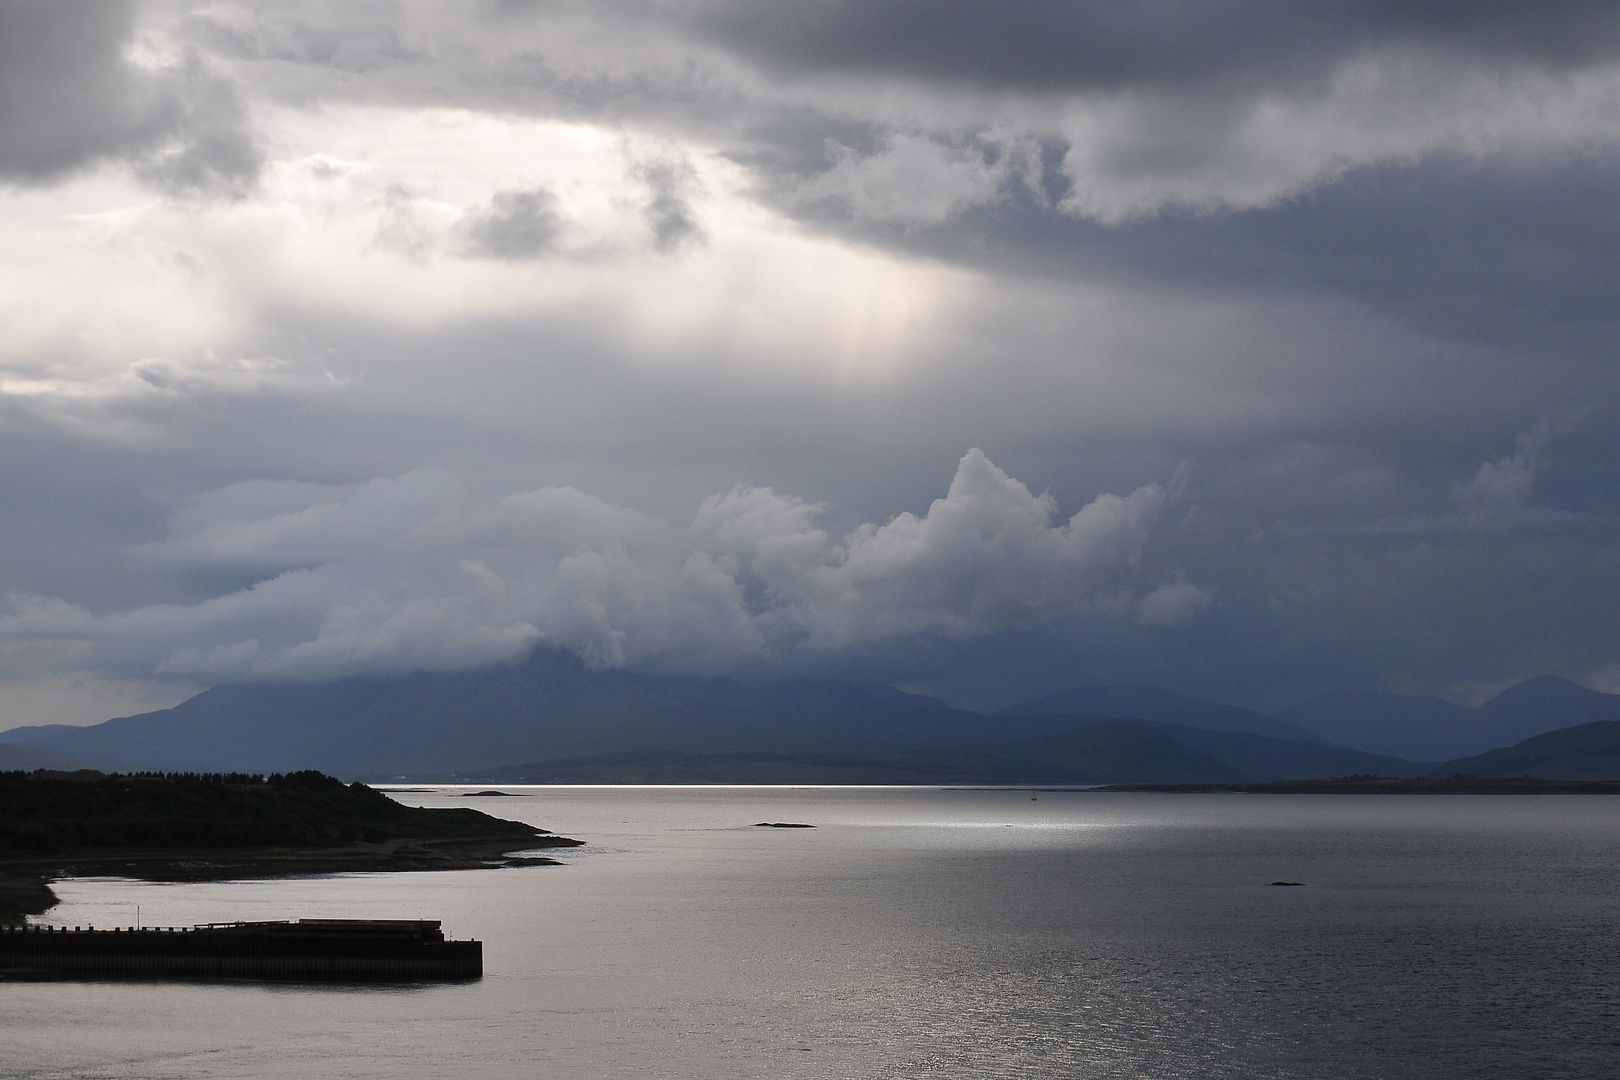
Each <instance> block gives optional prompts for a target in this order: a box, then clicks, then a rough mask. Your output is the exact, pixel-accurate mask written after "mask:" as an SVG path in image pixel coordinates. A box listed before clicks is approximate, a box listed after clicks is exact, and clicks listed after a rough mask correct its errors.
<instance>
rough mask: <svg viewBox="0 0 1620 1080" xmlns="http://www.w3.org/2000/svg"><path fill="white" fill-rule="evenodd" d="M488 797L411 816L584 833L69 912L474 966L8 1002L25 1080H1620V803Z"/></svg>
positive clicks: (64, 991)
mask: <svg viewBox="0 0 1620 1080" xmlns="http://www.w3.org/2000/svg"><path fill="white" fill-rule="evenodd" d="M462 790H463V789H443V790H442V791H438V792H435V793H432V794H402V795H399V796H397V797H398V798H400V799H402V800H404V801H407V802H414V803H417V804H422V805H457V806H466V805H476V806H478V807H479V808H480V809H484V810H487V811H490V812H492V813H496V814H498V815H500V816H503V817H513V818H522V819H523V820H526V821H531V822H534V823H535V824H538V825H542V826H544V827H546V828H550V829H553V830H555V831H557V832H561V833H565V834H568V835H572V836H577V837H579V838H581V839H584V840H588V841H590V843H589V846H587V847H584V848H579V849H576V850H573V851H569V852H565V853H563V854H562V856H561V858H562V859H563V860H564V861H565V862H566V864H567V865H565V866H560V867H547V868H531V869H514V870H488V871H472V872H464V873H451V874H401V875H376V876H367V875H353V876H346V877H337V878H313V879H297V880H288V881H271V882H226V883H212V884H204V885H152V884H141V883H134V882H126V881H114V880H102V881H77V882H63V883H60V884H59V885H58V887H57V892H58V894H59V895H61V896H62V898H63V903H62V904H61V905H60V906H59V907H58V908H56V909H54V910H53V911H52V913H51V915H50V916H49V918H48V920H47V921H51V922H57V923H66V924H68V925H75V924H78V925H83V924H88V923H94V924H96V925H98V926H109V925H114V924H119V925H128V924H132V923H133V922H134V921H135V915H136V907H137V905H139V908H140V915H141V918H142V921H143V922H144V923H145V924H147V925H189V924H191V923H196V922H208V921H220V920H226V919H237V918H240V919H267V918H299V917H315V916H327V917H340V918H365V917H376V918H437V919H442V920H443V921H444V924H445V928H446V929H447V930H448V931H449V932H450V933H452V934H453V935H455V936H458V937H478V938H481V939H482V940H483V941H484V942H485V969H486V975H485V977H484V979H483V980H481V981H480V982H477V983H474V984H463V985H448V986H423V987H404V988H398V987H396V988H384V989H377V988H331V987H319V986H313V987H311V986H267V985H254V984H227V985H206V984H190V985H188V984H171V983H146V984H119V983H49V984H39V983H35V984H0V1075H4V1076H29V1077H54V1076H64V1077H66V1076H73V1077H99V1076H108V1077H113V1076H117V1077H207V1076H219V1077H258V1076H264V1077H300V1076H311V1077H315V1076H319V1077H447V1076H456V1077H597V1076H612V1077H637V1076H647V1077H705V1078H708V1077H715V1078H724V1077H917V1076H927V1077H1001V1076H1008V1077H1144V1078H1160V1077H1169V1078H1174V1077H1200V1078H1202V1077H1407V1076H1424V1077H1515V1078H1519V1077H1557V1076H1569V1077H1604V1076H1620V1064H1617V1061H1620V1034H1617V1032H1620V975H1617V973H1616V972H1617V966H1616V965H1617V960H1620V948H1617V947H1620V920H1617V911H1620V888H1617V887H1620V852H1617V842H1620V799H1612V798H1608V797H1603V796H1587V797H1581V796H1573V797H1570V796H1566V797H1528V796H1512V797H1489V796H1485V797H1467V796H1410V797H1407V796H1361V797H1353V796H1352V797H1327V796H1320V797H1319V796H1155V795H1121V794H1104V793H1095V792H1091V793H1085V792H1074V793H1042V794H1041V796H1040V798H1039V800H1038V801H1032V800H1031V799H1030V797H1029V793H1028V792H1006V791H940V790H916V789H821V790H793V789H779V788H696V789H691V788H688V789H680V788H591V787H572V788H510V789H507V790H511V791H520V792H523V793H524V795H523V797H521V798H510V799H498V800H497V799H484V800H472V799H464V798H462V797H460V795H461V791H462ZM766 820H770V821H804V822H809V823H813V824H815V825H817V826H818V827H817V828H816V829H802V830H774V829H759V828H752V827H751V823H753V822H756V821H766ZM1279 879H1281V880H1292V881H1302V882H1305V883H1306V884H1305V887H1303V888H1274V887H1270V886H1269V885H1268V884H1267V883H1269V882H1271V881H1274V880H1279Z"/></svg>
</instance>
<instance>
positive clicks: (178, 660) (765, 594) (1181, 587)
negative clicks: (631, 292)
mask: <svg viewBox="0 0 1620 1080" xmlns="http://www.w3.org/2000/svg"><path fill="white" fill-rule="evenodd" d="M1169 498H1170V496H1169V495H1168V494H1167V492H1166V491H1165V490H1164V489H1163V488H1162V487H1160V486H1158V485H1148V486H1146V487H1142V488H1139V489H1137V490H1136V491H1134V492H1132V493H1130V494H1129V495H1127V496H1123V497H1122V496H1117V495H1102V496H1099V497H1098V498H1096V499H1095V500H1093V501H1092V502H1090V503H1088V504H1087V505H1086V506H1084V507H1082V508H1081V509H1080V510H1079V511H1077V512H1076V513H1075V514H1074V515H1073V516H1072V517H1071V518H1069V519H1068V520H1067V521H1056V520H1054V515H1055V511H1056V506H1055V504H1054V502H1053V500H1052V499H1051V497H1050V496H1037V495H1033V494H1031V493H1030V491H1029V489H1028V488H1027V487H1025V486H1024V485H1023V484H1021V483H1019V482H1018V481H1017V480H1015V479H1013V478H1011V477H1009V476H1008V475H1007V474H1006V473H1004V472H1002V471H1001V470H1000V469H998V468H996V466H995V465H994V464H992V463H991V462H990V460H989V459H988V458H986V457H985V456H984V454H983V453H981V452H980V451H978V450H973V451H970V452H969V453H968V454H967V455H966V456H964V457H963V458H962V461H961V464H960V466H959V468H958V469H957V473H956V477H955V479H954V480H953V481H952V482H951V486H950V490H949V492H948V493H947V494H946V496H945V497H944V498H941V499H937V500H935V501H934V503H933V504H932V505H931V506H930V507H929V508H928V511H927V512H926V513H925V514H923V515H921V516H918V515H914V514H910V513H903V514H900V515H898V516H896V517H895V518H893V519H892V520H890V521H888V522H887V523H885V524H882V525H875V524H866V525H861V526H859V527H858V528H856V529H854V530H853V531H851V532H850V533H849V534H848V535H846V536H844V537H843V538H842V539H841V540H839V539H833V538H831V537H829V536H828V534H827V533H826V531H824V530H823V529H821V528H819V527H818V525H817V520H818V519H819V518H820V517H821V516H822V513H823V508H822V507H820V506H817V505H815V504H812V503H807V502H804V501H803V500H801V499H796V498H792V497H790V496H784V495H779V494H778V493H776V492H775V491H773V490H771V489H770V488H742V487H739V488H735V489H733V490H732V491H731V492H729V493H727V494H725V495H717V496H713V497H711V498H709V499H706V500H705V501H704V503H703V505H702V506H701V507H700V508H699V510H698V512H697V516H696V518H695V520H694V521H693V523H692V525H691V526H690V527H689V528H686V529H671V528H669V527H668V526H666V525H664V524H663V523H662V522H660V521H658V520H656V519H654V518H651V517H649V516H647V515H645V514H642V513H639V512H637V511H635V510H630V509H626V508H623V507H617V506H611V505H609V504H607V503H605V502H603V501H602V500H600V499H597V498H595V497H593V496H590V495H586V494H584V493H582V492H580V491H577V490H575V489H573V488H547V489H543V490H539V491H528V492H520V493H516V494H513V495H509V496H507V497H505V498H503V499H501V500H500V501H498V502H496V503H494V504H482V505H481V504H478V503H477V502H475V501H473V500H472V499H471V498H470V497H469V494H468V492H467V490H466V488H465V486H464V485H463V484H462V483H461V482H460V481H459V480H458V479H457V478H456V477H455V476H453V475H451V474H449V473H446V472H443V471H442V470H434V469H425V470H418V471H416V472H412V473H408V474H406V475H404V476H401V477H398V478H396V479H389V480H373V481H370V482H369V483H366V484H364V485H360V486H359V487H357V488H353V489H316V488H311V487H309V486H300V487H290V486H288V485H274V484H271V485H266V484H242V485H235V486H233V487H232V488H228V489H226V490H224V491H221V492H217V493H214V494H213V495H211V496H209V497H205V498H204V499H202V500H200V501H199V502H198V503H197V504H195V505H193V506H192V507H191V508H189V509H188V511H187V513H186V514H185V515H184V517H183V519H182V520H181V521H180V522H179V526H180V530H179V532H178V534H177V535H176V536H175V537H174V538H172V539H170V540H167V541H164V542H161V543H157V544H152V545H148V546H147V547H145V548H144V549H143V550H142V551H141V552H140V553H139V557H140V559H141V560H142V561H143V562H148V563H154V564H169V565H178V566H182V567H193V566H201V567H206V568H218V567H227V568H240V569H242V570H245V571H247V572H249V573H253V572H255V571H257V572H265V573H267V574H268V576H266V577H265V578H264V579H263V580H259V581H256V582H255V583H254V584H252V585H251V586H249V587H247V588H244V589H241V590H238V591H236V592H233V593H230V594H228V595H224V596H219V597H215V598H211V599H209V600H206V601H204V602H202V603H199V604H193V605H176V604H161V605H147V606H143V607H140V608H136V609H134V610H131V611H127V612H121V613H117V614H114V615H108V616H101V617H98V616H96V615H93V614H92V613H90V612H88V611H86V610H85V609H84V608H82V607H77V606H74V605H70V604H66V603H63V602H62V601H60V600H49V599H41V598H18V599H16V600H14V605H15V607H16V608H17V609H18V610H17V612H16V613H15V614H13V615H10V616H6V617H0V639H9V640H17V639H22V638H29V637H35V638H49V639H60V638H73V639H78V640H82V641H86V642H89V643H91V644H92V646H93V648H94V649H95V650H96V651H97V652H98V653H100V654H101V656H102V657H103V658H104V659H105V660H106V661H107V662H110V663H117V664H123V665H133V666H134V667H135V669H136V670H141V669H148V670H153V671H156V672H157V673H158V674H160V675H167V676H172V677H176V678H184V679H190V680H195V681H202V682H236V681H258V680H265V679H270V680H292V681H298V680H304V681H318V680H322V679H330V678H335V677H341V676H345V675H352V674H356V673H377V672H398V673H404V672H409V671H415V670H435V669H456V668H463V667H477V666H481V665H488V664H493V663H496V662H499V661H510V660H515V659H519V658H520V657H521V656H522V655H523V654H525V653H527V652H528V651H529V650H530V649H532V648H533V647H534V646H535V645H536V644H537V643H542V642H543V643H545V644H548V645H553V646H557V645H560V646H565V647H567V648H569V649H571V650H573V651H574V652H576V653H578V654H579V655H580V656H581V657H583V658H584V659H585V660H586V661H587V663H590V664H592V665H593V666H597V667H620V666H625V665H634V666H638V667H648V666H651V667H655V668H659V669H664V670H675V671H711V672H713V671H725V670H728V669H732V668H735V667H737V666H738V665H741V664H744V663H748V662H755V661H764V662H767V663H782V662H784V661H791V660H792V659H793V658H794V654H795V653H796V652H799V651H803V652H809V653H813V654H821V655H830V656H836V655H838V654H840V653H842V652H846V651H848V650H851V649H856V648H859V647H861V646H863V645H868V644H871V643H873V642H882V641H888V640H892V639H896V638H907V637H916V636H921V635H926V634H938V635H942V636H944V637H947V638H953V639H971V638H976V637H983V636H987V635H991V634H994V633H997V632H998V631H1002V630H1006V629H1009V628H1016V627H1023V626H1043V625H1050V624H1053V623H1057V622H1061V621H1062V620H1063V619H1065V618H1072V617H1075V616H1077V615H1081V614H1085V613H1088V612H1101V613H1104V614H1108V615H1115V616H1117V615H1121V614H1123V615H1127V616H1129V615H1133V614H1134V615H1136V616H1137V617H1138V618H1140V619H1141V620H1142V621H1145V622H1154V623H1164V624H1168V625H1175V624H1177V623H1179V622H1182V621H1184V620H1185V619H1186V618H1188V617H1190V616H1191V615H1193V614H1195V613H1196V612H1197V611H1198V610H1200V609H1201V608H1203V607H1204V606H1206V605H1207V603H1208V594H1207V593H1205V592H1204V591H1203V590H1201V589H1200V588H1199V587H1198V586H1196V585H1193V584H1189V583H1187V582H1185V581H1174V582H1168V583H1164V584H1154V583H1152V582H1151V581H1149V582H1148V583H1147V584H1146V586H1145V591H1144V592H1142V594H1141V595H1140V596H1139V595H1137V593H1136V592H1135V591H1133V587H1141V586H1137V583H1136V582H1134V581H1133V578H1135V577H1139V576H1140V575H1137V574H1133V570H1134V569H1135V564H1136V563H1137V561H1138V559H1139V557H1140V554H1141V549H1142V546H1143V542H1144V541H1145V540H1146V538H1147V535H1148V533H1149V531H1150V530H1151V529H1152V528H1153V527H1154V525H1155V524H1157V522H1158V519H1159V518H1160V517H1161V515H1162V513H1163V511H1164V508H1165V505H1166V503H1167V501H1168V500H1169ZM283 567H284V568H285V569H281V568H283Z"/></svg>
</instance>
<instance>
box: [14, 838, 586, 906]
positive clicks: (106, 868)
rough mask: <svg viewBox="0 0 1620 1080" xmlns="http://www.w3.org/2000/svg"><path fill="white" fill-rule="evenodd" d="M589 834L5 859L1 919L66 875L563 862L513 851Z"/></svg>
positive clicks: (563, 844) (40, 902)
mask: <svg viewBox="0 0 1620 1080" xmlns="http://www.w3.org/2000/svg"><path fill="white" fill-rule="evenodd" d="M584 843H585V841H583V840H574V839H571V838H569V837H566V836H555V835H552V834H550V833H536V832H535V831H534V830H532V829H530V828H528V827H527V826H524V827H522V828H521V830H512V831H510V832H503V833H501V834H500V835H496V836H483V837H475V838H473V837H456V838H450V839H412V838H401V839H394V840H386V841H383V842H381V843H375V844H370V843H355V844H351V845H348V846H345V847H336V848H268V849H266V848H260V849H241V850H234V851H233V850H219V849H213V850H180V851H176V850H172V849H171V850H146V851H116V852H114V851H81V852H75V853H68V854H61V855H55V856H50V857H45V858H28V859H6V860H4V861H0V921H9V922H21V921H23V919H24V918H25V917H26V916H29V915H43V914H44V913H45V912H47V911H49V910H50V909H51V908H52V907H54V906H55V905H56V903H57V896H56V893H55V892H54V891H53V890H52V889H51V887H50V886H51V884H52V883H53V882H55V881H59V880H62V879H64V878H81V877H122V878H133V879H135V880H138V881H167V882H187V881H228V880H231V879H237V878H240V879H262V878H278V877H305V876H312V875H318V874H354V873H404V872H411V871H432V870H489V869H496V868H500V867H513V866H560V865H562V864H561V863H560V862H558V860H556V859H553V858H550V857H548V856H544V855H535V856H530V855H515V854H513V853H514V852H520V851H536V850H543V849H547V848H571V847H580V846H582V845H583V844H584Z"/></svg>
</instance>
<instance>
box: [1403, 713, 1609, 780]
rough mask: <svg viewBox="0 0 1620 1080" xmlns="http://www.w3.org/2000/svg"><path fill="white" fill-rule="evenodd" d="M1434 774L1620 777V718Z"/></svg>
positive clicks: (1527, 741) (1541, 738)
mask: <svg viewBox="0 0 1620 1080" xmlns="http://www.w3.org/2000/svg"><path fill="white" fill-rule="evenodd" d="M1430 775H1431V776H1436V777H1445V776H1456V775H1463V776H1539V777H1544V778H1546V779H1549V780H1620V721H1615V720H1599V721H1597V722H1595V723H1590V724H1578V725H1576V726H1574V727H1568V728H1563V729H1561V730H1559V731H1552V732H1548V733H1546V734H1544V735H1537V736H1534V737H1533V738H1529V739H1525V740H1524V741H1523V742H1520V743H1517V744H1516V745H1514V746H1508V747H1503V748H1502V749H1499V750H1492V751H1489V752H1488V753H1484V754H1479V755H1476V756H1474V757H1466V758H1457V759H1455V760H1453V761H1447V762H1445V763H1444V764H1442V765H1440V766H1439V767H1437V768H1436V769H1434V771H1433V772H1431V773H1430Z"/></svg>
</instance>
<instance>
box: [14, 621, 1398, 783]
mask: <svg viewBox="0 0 1620 1080" xmlns="http://www.w3.org/2000/svg"><path fill="white" fill-rule="evenodd" d="M1075 695H1080V696H1082V697H1083V698H1084V699H1085V700H1087V701H1091V702H1093V703H1095V704H1097V705H1098V706H1099V707H1102V708H1106V709H1107V710H1109V711H1108V712H1104V713H1101V714H1085V713H1073V712H1060V713H1051V712H1040V711H1037V710H1035V708H1034V705H1035V703H1026V705H1023V706H1018V707H1015V708H1013V709H1008V710H1003V711H1002V712H1001V713H998V714H996V715H995V716H993V717H987V716H984V715H982V714H979V713H974V712H968V711H966V710H962V709H955V708H952V707H951V706H949V705H947V704H945V703H944V702H942V701H939V700H937V699H934V698H929V697H924V696H921V695H916V694H907V693H903V692H901V691H899V690H895V689H892V688H890V687H881V686H857V685H851V684H847V683H839V682H832V681H826V680H795V681H784V682H778V683H772V684H768V685H765V686H758V687H750V686H746V685H744V684H742V683H739V682H737V681H735V680H732V679H725V678H697V677H689V676H657V675H641V674H636V673H632V672H624V671H604V672H593V671H590V670H588V669H587V668H586V667H585V666H584V665H583V664H581V663H580V662H579V661H578V660H577V659H576V658H574V657H573V656H571V655H568V654H565V653H561V652H556V651H549V650H540V651H537V652H536V653H534V654H533V655H532V656H531V657H530V658H528V659H527V660H525V661H523V662H522V663H517V664H507V665H500V666H498V667H495V668H491V669H488V670H485V671H480V672H463V673H418V674H414V675H410V676H406V677H402V678H364V679H361V678H356V679H346V680H342V681H339V682H333V683H329V684H326V685H318V686H223V687H217V688H215V689H212V690H207V691H204V692H203V693H201V694H198V695H197V696H196V697H194V698H192V699H190V700H189V701H186V702H184V703H182V704H180V705H178V706H175V707H174V708H172V709H165V710H162V711H160V712H153V713H146V714H143V715H140V716H131V717H123V718H119V719H115V720H109V721H107V722H106V723H103V724H98V725H95V726H93V727H86V728H62V727H55V728H37V729H32V730H29V729H23V730H20V731H13V732H10V733H5V735H4V737H5V738H8V739H17V740H24V741H26V742H27V746H26V747H25V749H27V750H29V751H32V752H38V753H48V754H55V755H59V756H60V757H62V758H66V759H73V760H77V761H88V762H92V763H95V764H96V765H97V766H98V767H100V768H104V769H116V770H120V771H138V770H160V771H199V772H228V771H229V772H261V771H278V772H290V771H294V770H299V769H311V768H313V769H320V770H322V771H325V772H329V773H333V774H336V775H341V776H347V777H356V778H390V777H414V778H427V777H436V778H441V779H450V778H465V779H491V780H500V779H516V778H519V777H536V778H541V777H543V778H544V779H546V780H548V781H559V780H580V781H586V780H588V781H593V782H610V781H653V780H656V781H661V782H683V781H728V780H729V781H736V782H784V783H787V782H792V783H811V782H816V783H957V782H964V783H1015V784H1016V783H1025V782H1052V783H1076V784H1090V783H1113V782H1129V781H1133V780H1136V781H1146V780H1150V779H1160V780H1165V781H1170V780H1181V779H1187V780H1212V781H1213V780H1227V779H1230V780H1240V779H1245V780H1261V779H1283V778H1292V777H1299V776H1321V775H1346V774H1349V773H1366V772H1379V773H1386V774H1389V775H1401V776H1405V775H1413V774H1414V773H1420V772H1423V771H1425V770H1426V768H1427V766H1417V765H1414V764H1413V763H1412V762H1410V761H1404V760H1400V759H1396V758H1393V757H1389V756H1377V755H1369V754H1366V753H1362V752H1359V751H1354V750H1347V749H1343V748H1340V747H1334V746H1330V745H1328V744H1326V743H1324V742H1322V741H1321V740H1320V739H1317V738H1315V737H1314V736H1311V735H1310V734H1309V733H1306V732H1302V731H1300V730H1299V729H1297V728H1295V727H1293V726H1291V725H1287V724H1284V723H1283V722H1282V721H1277V720H1273V719H1271V718H1268V717H1264V716H1261V715H1260V714H1258V713H1252V712H1249V711H1248V710H1242V709H1235V708H1232V707H1230V706H1221V705H1213V704H1210V703H1207V702H1199V701H1196V700H1194V699H1192V698H1185V697H1181V696H1179V695H1174V694H1166V693H1163V692H1158V691H1150V690H1145V689H1143V688H1134V687H1125V688H1112V689H1110V688H1091V689H1089V690H1085V691H1075V692H1071V693H1070V695H1069V696H1070V697H1073V696H1075ZM1058 697H1059V698H1062V697H1063V696H1062V695H1058ZM1043 700H1047V699H1043ZM1110 713H1113V714H1120V713H1124V714H1149V715H1124V716H1120V715H1110ZM1178 718H1179V719H1178ZM1104 722H1111V723H1113V724H1114V726H1113V727H1106V726H1103V727H1100V726H1098V725H1099V724H1103V723H1104ZM1121 725H1125V726H1121ZM1131 725H1134V726H1131ZM1253 728H1263V729H1265V731H1270V732H1280V733H1282V734H1284V735H1288V736H1291V737H1289V738H1277V737H1276V736H1275V735H1270V734H1265V733H1264V732H1256V731H1253V730H1250V729H1253ZM1296 734H1298V735H1299V736H1301V737H1297V738H1296V737H1292V736H1294V735H1296Z"/></svg>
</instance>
